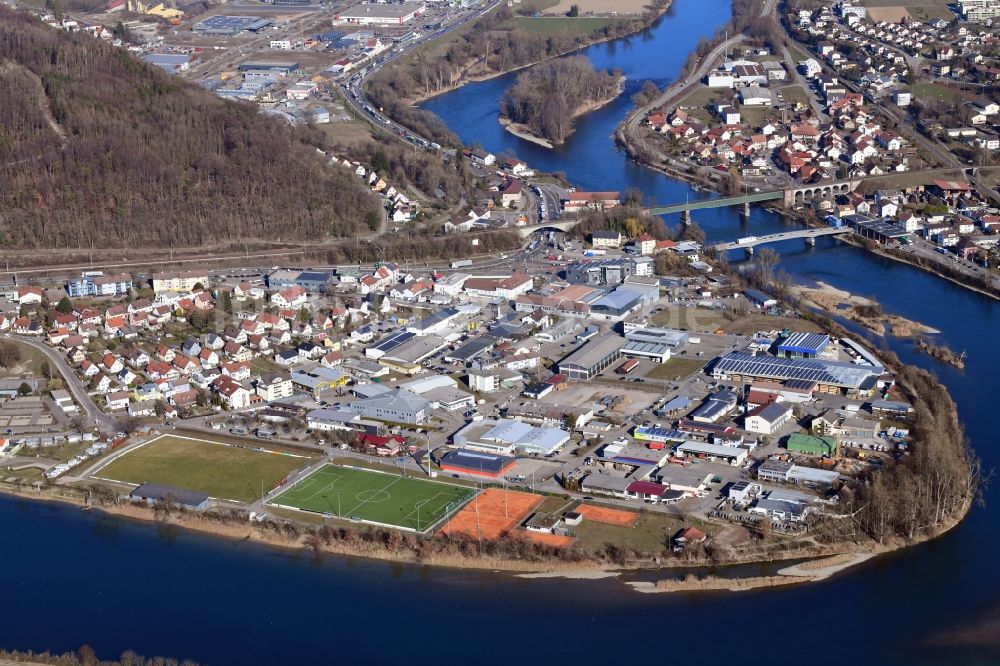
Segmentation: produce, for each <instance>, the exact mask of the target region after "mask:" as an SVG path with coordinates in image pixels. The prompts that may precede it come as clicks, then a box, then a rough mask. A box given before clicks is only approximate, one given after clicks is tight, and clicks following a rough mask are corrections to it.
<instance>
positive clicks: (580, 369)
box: [558, 335, 625, 381]
mask: <svg viewBox="0 0 1000 666" xmlns="http://www.w3.org/2000/svg"><path fill="white" fill-rule="evenodd" d="M624 346H625V339H624V338H620V337H618V336H617V335H603V336H600V337H597V338H594V339H592V340H590V341H588V342H585V343H584V344H583V345H581V346H580V347H578V348H577V349H576V350H574V351H573V352H572V353H571V354H570V355H569V356H567V357H565V358H564V359H563V360H561V361H559V363H558V368H559V372H560V373H561V374H564V375H566V378H567V379H570V380H577V381H586V380H588V379H592V378H594V377H596V376H597V375H599V374H600V373H601V372H603V371H604V370H605V369H607V368H608V367H610V366H611V365H612V364H613V363H615V361H617V360H618V359H620V358H621V357H622V347H624Z"/></svg>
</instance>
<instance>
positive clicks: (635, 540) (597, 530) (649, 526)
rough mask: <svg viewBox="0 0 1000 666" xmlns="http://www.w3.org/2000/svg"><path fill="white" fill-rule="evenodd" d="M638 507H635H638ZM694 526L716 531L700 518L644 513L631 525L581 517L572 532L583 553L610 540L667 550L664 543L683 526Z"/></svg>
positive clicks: (651, 550) (644, 550) (642, 548)
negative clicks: (691, 518)
mask: <svg viewBox="0 0 1000 666" xmlns="http://www.w3.org/2000/svg"><path fill="white" fill-rule="evenodd" d="M637 508H638V507H637ZM692 525H694V526H697V527H698V529H700V530H701V531H703V532H705V533H706V534H708V535H709V536H711V535H713V534H715V532H717V531H718V528H716V527H715V526H713V525H709V524H705V523H702V522H700V521H687V522H685V521H683V520H681V519H680V518H678V517H677V516H668V515H665V514H662V513H653V512H643V513H640V515H639V520H638V521H636V523H635V525H634V526H624V525H610V524H608V523H599V522H596V521H593V520H584V521H583V522H582V523H581V524H580V526H579V527H577V528H576V529H575V530H574V532H573V534H574V536H576V538H577V541H576V546H577V547H578V548H580V549H582V550H583V551H585V552H594V551H598V550H601V549H602V548H604V545H605V544H607V543H613V544H616V545H618V546H622V547H625V548H633V549H635V550H636V551H638V552H641V553H654V552H661V551H664V550H666V548H667V542H668V540H669V539H670V537H672V536H673V535H674V534H676V533H677V531H678V530H680V529H681V528H683V527H690V526H692Z"/></svg>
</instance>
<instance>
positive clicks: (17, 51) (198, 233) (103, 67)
mask: <svg viewBox="0 0 1000 666" xmlns="http://www.w3.org/2000/svg"><path fill="white" fill-rule="evenodd" d="M0 99H2V100H3V103H0V182H2V183H3V187H2V188H0V247H7V248H10V247H39V248H41V247H50V248H61V247H68V248H89V247H94V248H98V249H100V248H107V247H147V246H148V247H152V246H192V245H198V244H202V243H208V242H212V241H224V240H233V239H240V238H261V239H269V240H278V239H280V240H301V239H316V238H323V237H327V236H330V235H334V236H354V235H359V234H366V233H368V232H369V230H370V229H373V228H376V227H377V226H378V223H379V219H380V216H381V211H380V204H379V202H378V200H377V198H376V197H375V196H373V195H372V194H371V193H370V192H369V190H368V188H367V187H365V186H364V184H363V183H361V182H360V181H359V180H358V179H357V178H355V177H354V176H353V175H352V174H351V173H349V172H347V171H346V170H343V169H335V168H330V167H329V166H328V165H327V164H326V163H325V162H324V161H323V160H322V157H321V155H319V153H317V151H316V150H315V148H316V147H317V146H316V145H314V144H313V143H311V141H315V139H316V137H318V136H319V133H317V132H310V131H308V129H306V128H299V129H296V128H292V127H289V126H287V125H285V124H283V123H281V122H280V121H277V120H276V119H273V118H269V117H266V116H264V115H261V114H258V113H257V110H256V108H255V107H253V106H251V105H249V104H243V103H234V102H227V101H225V100H222V99H220V98H217V97H216V96H214V95H212V94H211V93H209V92H208V91H205V90H202V89H201V88H199V87H197V86H195V85H193V84H190V83H186V82H184V81H182V80H180V79H178V78H176V77H173V76H171V75H169V74H167V73H166V72H163V71H161V70H159V69H157V68H155V67H152V66H149V65H146V64H145V63H143V62H141V61H139V60H137V59H136V58H135V57H133V56H132V55H131V54H129V53H127V52H125V51H123V50H121V49H118V48H115V47H113V46H111V45H109V44H106V43H103V42H101V41H99V40H96V39H94V38H93V37H91V36H89V35H84V34H79V33H72V34H71V33H66V32H61V31H57V30H55V29H52V28H50V27H48V26H46V25H44V24H42V23H41V22H40V21H38V20H36V19H34V18H33V17H30V16H28V15H26V14H22V13H18V12H15V11H13V10H11V9H9V8H7V7H5V6H2V5H0Z"/></svg>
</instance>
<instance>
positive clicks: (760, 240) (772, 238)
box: [711, 227, 851, 254]
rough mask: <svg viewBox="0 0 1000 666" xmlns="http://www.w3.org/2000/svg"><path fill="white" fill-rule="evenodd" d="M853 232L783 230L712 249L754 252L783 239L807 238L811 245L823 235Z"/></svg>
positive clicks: (831, 228) (720, 244) (842, 230)
mask: <svg viewBox="0 0 1000 666" xmlns="http://www.w3.org/2000/svg"><path fill="white" fill-rule="evenodd" d="M848 233H851V232H850V230H849V229H844V228H842V227H841V228H838V227H826V228H822V229H800V230H798V231H783V232H781V233H777V234H768V235H766V236H747V237H746V238H741V239H739V240H736V241H733V242H731V243H716V244H715V245H712V246H711V247H712V249H714V250H717V251H718V252H728V251H730V250H746V251H747V253H749V254H753V249H754V248H755V247H757V246H759V245H767V244H768V243H779V242H781V241H786V240H792V239H795V238H802V239H805V241H806V243H807V244H809V245H815V244H816V239H817V238H821V237H823V236H835V235H838V234H848Z"/></svg>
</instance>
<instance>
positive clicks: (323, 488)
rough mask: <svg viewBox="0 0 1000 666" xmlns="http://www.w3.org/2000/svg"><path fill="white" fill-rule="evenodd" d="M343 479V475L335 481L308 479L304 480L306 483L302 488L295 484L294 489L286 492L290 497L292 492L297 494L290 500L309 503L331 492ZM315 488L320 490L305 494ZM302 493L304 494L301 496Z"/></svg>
mask: <svg viewBox="0 0 1000 666" xmlns="http://www.w3.org/2000/svg"><path fill="white" fill-rule="evenodd" d="M343 478H344V476H343V475H342V474H340V475H337V477H336V478H334V479H316V478H306V479H305V480H304V483H302V484H301V486H300V485H299V484H295V485H294V486H293V487H291V488H289V489H288V490H287V491H285V494H286V495H288V494H290V493H292V492H295V495H294V496H293V497H291V498H290V499H293V500H295V501H296V502H308V501H310V500H313V499H315V498H317V497H320V496H321V495H323V493H326V492H329V491H330V490H332V489H334V488H335V487H336V485H337V482H338V481H340V480H341V479H343ZM313 487H316V488H318V490H316V491H315V492H313V493H312V494H311V495H305V494H304V493H307V492H309V491H310V490H312V489H313ZM300 491H301V492H302V493H303V494H299V492H300Z"/></svg>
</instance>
